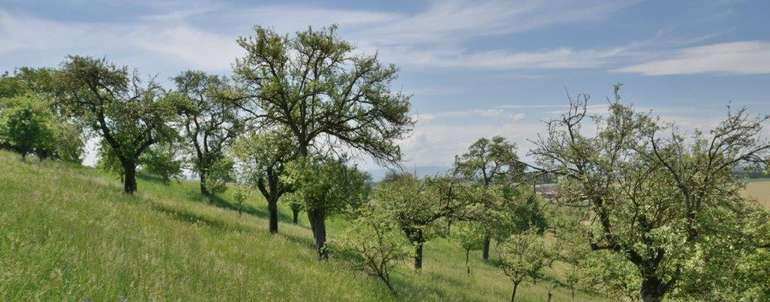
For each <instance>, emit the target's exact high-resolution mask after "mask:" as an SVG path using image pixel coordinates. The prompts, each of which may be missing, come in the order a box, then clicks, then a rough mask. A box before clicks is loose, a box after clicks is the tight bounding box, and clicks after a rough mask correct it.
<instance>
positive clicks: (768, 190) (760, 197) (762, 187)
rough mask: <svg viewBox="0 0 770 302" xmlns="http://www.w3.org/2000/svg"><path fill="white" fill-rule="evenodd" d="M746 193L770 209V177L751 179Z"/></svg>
mask: <svg viewBox="0 0 770 302" xmlns="http://www.w3.org/2000/svg"><path fill="white" fill-rule="evenodd" d="M744 194H745V196H746V197H748V198H751V199H754V200H756V201H757V202H759V203H760V204H762V205H764V206H765V207H767V208H769V209H770V179H756V180H752V181H749V182H748V183H747V184H746V189H745V191H744Z"/></svg>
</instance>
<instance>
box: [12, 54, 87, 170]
mask: <svg viewBox="0 0 770 302" xmlns="http://www.w3.org/2000/svg"><path fill="white" fill-rule="evenodd" d="M58 76H59V72H58V71H57V70H55V69H49V68H28V67H22V68H20V69H18V70H16V71H15V72H14V73H13V74H12V75H11V74H8V73H5V74H3V75H2V76H0V99H4V100H2V101H0V112H2V111H3V109H4V108H5V110H10V111H13V112H16V110H18V109H20V108H21V107H23V108H27V109H32V111H33V112H28V113H33V114H34V115H35V116H36V118H35V120H34V121H31V122H41V121H42V120H45V123H44V124H45V125H42V124H41V126H44V127H43V128H45V129H46V131H45V132H46V133H52V134H51V135H47V139H46V140H40V137H38V139H37V142H31V141H29V143H30V144H36V145H37V146H36V147H35V149H36V150H37V151H36V152H35V153H36V155H37V156H38V157H39V158H53V159H61V160H65V161H70V162H78V163H79V162H80V159H81V156H82V155H83V146H84V141H83V137H82V136H83V135H82V129H81V127H80V126H79V125H77V124H75V123H74V121H72V120H70V119H68V118H67V117H66V116H64V115H63V114H62V112H61V110H60V108H58V107H59V106H58V104H57V102H56V100H57V99H58V92H59V90H58V86H57V85H58V82H59V81H58V80H57V78H58ZM19 106H21V107H19ZM14 108H16V109H14ZM16 113H18V112H16ZM41 119H42V120H41ZM0 147H4V148H8V149H13V148H12V146H10V145H9V144H8V142H7V141H2V140H0Z"/></svg>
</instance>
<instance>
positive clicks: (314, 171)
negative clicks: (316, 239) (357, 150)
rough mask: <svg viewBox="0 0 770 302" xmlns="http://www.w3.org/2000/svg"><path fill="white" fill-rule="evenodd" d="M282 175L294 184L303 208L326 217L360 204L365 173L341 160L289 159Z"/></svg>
mask: <svg viewBox="0 0 770 302" xmlns="http://www.w3.org/2000/svg"><path fill="white" fill-rule="evenodd" d="M285 179H286V180H287V181H289V182H290V183H291V185H292V186H293V187H295V188H297V191H296V192H297V194H300V195H301V196H302V198H303V199H304V200H305V209H306V210H308V211H316V212H321V213H323V215H324V216H325V217H328V216H330V215H334V214H339V213H341V212H342V211H343V210H345V209H348V208H357V207H359V206H360V205H361V204H363V202H364V201H365V200H366V194H367V190H368V180H369V175H368V174H366V173H364V172H360V171H359V170H358V169H357V168H356V167H350V166H347V165H346V162H345V161H344V160H333V159H316V160H313V159H307V158H305V159H299V160H296V161H293V162H291V163H289V167H288V173H287V176H286V178H285Z"/></svg>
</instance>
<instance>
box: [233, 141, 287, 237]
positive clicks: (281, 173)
mask: <svg viewBox="0 0 770 302" xmlns="http://www.w3.org/2000/svg"><path fill="white" fill-rule="evenodd" d="M293 148H294V146H293V144H292V143H291V141H289V140H287V139H286V132H285V131H279V130H276V131H272V132H263V133H248V134H246V135H244V136H242V137H241V138H239V139H238V141H237V142H236V143H235V147H234V151H235V155H236V157H238V159H239V160H240V166H241V170H242V171H241V174H242V176H243V178H244V179H245V180H246V181H247V182H248V183H250V184H252V185H253V186H256V187H257V189H259V192H260V193H262V196H263V197H265V200H266V201H267V208H268V211H269V212H270V220H269V227H270V233H272V234H275V233H278V200H279V199H280V198H281V196H282V195H284V194H285V193H289V192H291V191H293V188H292V186H291V184H290V183H289V181H287V179H286V176H287V175H286V173H287V168H288V164H289V161H290V160H291V159H292V158H294V157H295V156H294V153H293V151H294V149H293ZM295 214H296V213H295ZM295 216H296V215H295ZM295 218H296V217H295Z"/></svg>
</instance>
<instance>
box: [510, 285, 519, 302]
mask: <svg viewBox="0 0 770 302" xmlns="http://www.w3.org/2000/svg"><path fill="white" fill-rule="evenodd" d="M518 287H519V283H518V282H514V283H513V293H512V294H511V302H514V301H516V289H517V288H518Z"/></svg>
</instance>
